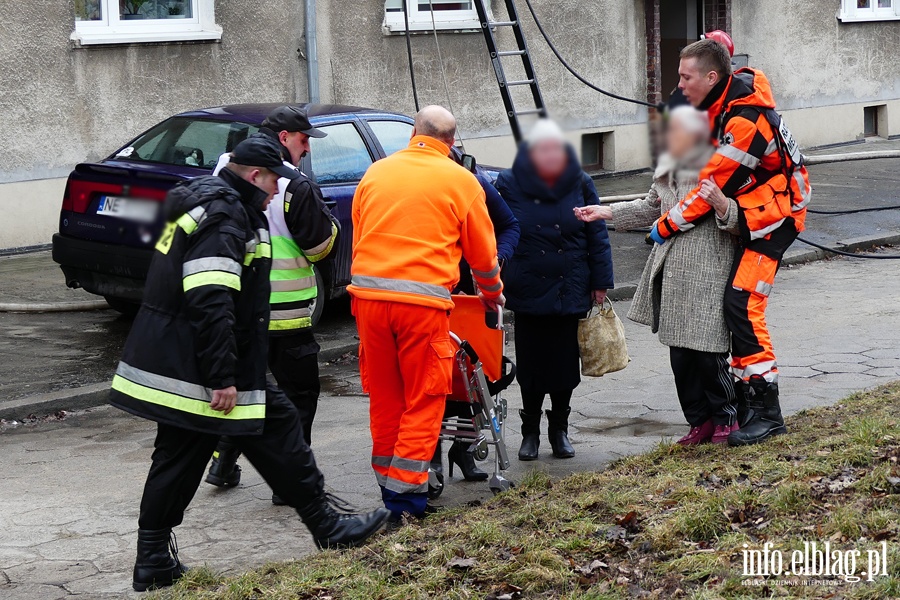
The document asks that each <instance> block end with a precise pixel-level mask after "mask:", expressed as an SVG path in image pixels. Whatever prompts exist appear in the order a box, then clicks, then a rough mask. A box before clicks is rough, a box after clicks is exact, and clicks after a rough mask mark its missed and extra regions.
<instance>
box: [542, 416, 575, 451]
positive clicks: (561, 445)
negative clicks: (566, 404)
mask: <svg viewBox="0 0 900 600" xmlns="http://www.w3.org/2000/svg"><path fill="white" fill-rule="evenodd" d="M571 412H572V409H571V408H567V409H566V410H565V411H559V410H548V411H547V422H548V423H549V425H548V427H547V437H548V438H550V447H551V448H552V449H553V456H555V457H556V458H572V457H573V456H575V448H573V447H572V444H570V443H569V413H571Z"/></svg>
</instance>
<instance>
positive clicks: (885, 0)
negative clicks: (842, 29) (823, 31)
mask: <svg viewBox="0 0 900 600" xmlns="http://www.w3.org/2000/svg"><path fill="white" fill-rule="evenodd" d="M838 20H839V21H841V22H842V23H859V22H864V21H896V20H900V0H841V8H840V10H839V11H838Z"/></svg>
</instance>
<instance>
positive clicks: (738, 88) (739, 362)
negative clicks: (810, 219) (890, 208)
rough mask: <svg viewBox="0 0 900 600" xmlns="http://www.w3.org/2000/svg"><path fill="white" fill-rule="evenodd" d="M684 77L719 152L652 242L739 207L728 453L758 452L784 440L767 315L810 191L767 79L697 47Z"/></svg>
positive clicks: (711, 44) (728, 306) (685, 53)
mask: <svg viewBox="0 0 900 600" xmlns="http://www.w3.org/2000/svg"><path fill="white" fill-rule="evenodd" d="M679 75H680V82H679V87H680V88H681V89H682V90H683V91H684V94H685V96H686V97H687V99H688V101H689V102H690V103H691V104H692V105H694V106H695V107H697V108H699V109H701V110H708V111H709V117H710V122H711V123H712V126H713V131H712V134H713V141H714V142H715V143H716V145H717V146H718V149H717V150H716V153H715V154H714V155H713V158H712V159H711V160H710V162H709V164H708V165H707V166H706V168H705V169H704V170H703V171H702V172H701V173H700V182H701V184H700V186H699V187H697V188H696V189H695V190H693V191H692V192H691V193H690V194H688V196H687V197H686V198H684V199H683V200H682V201H681V202H680V203H679V204H678V205H677V206H675V207H674V208H672V209H671V210H670V211H669V212H668V213H667V214H665V215H663V216H662V217H661V218H660V220H659V221H658V222H657V224H656V225H655V227H654V229H653V231H652V232H651V237H652V238H653V239H654V241H656V242H657V243H663V242H664V241H665V240H666V238H669V237H671V236H673V235H677V234H678V232H681V231H686V230H688V229H690V228H692V227H693V226H694V223H695V222H697V221H698V220H699V219H702V218H706V217H708V215H709V213H710V211H711V210H712V208H711V205H710V202H707V199H709V198H710V195H711V194H717V195H718V194H720V195H722V196H726V197H730V198H734V199H735V200H736V201H737V203H738V205H739V206H740V207H741V215H740V228H741V247H740V249H739V251H738V253H737V255H736V257H735V263H734V268H733V270H732V275H731V285H730V286H728V287H727V288H726V290H725V320H726V323H727V324H728V327H729V329H730V330H731V334H732V362H731V366H732V369H733V371H734V374H735V378H736V380H737V388H738V389H737V391H738V422H739V426H740V429H739V430H738V431H734V432H732V433H731V434H730V435H729V437H728V443H729V444H730V445H732V446H742V445H746V444H755V443H757V442H761V441H763V440H765V439H766V438H768V437H769V436H771V435H775V434H780V433H785V431H786V429H785V427H784V420H783V419H782V416H781V408H780V405H779V400H778V367H777V364H776V362H775V353H774V351H773V349H772V340H771V338H770V336H769V331H768V328H767V326H766V316H765V312H766V304H767V301H768V296H769V294H770V293H771V291H772V286H773V284H774V282H775V273H776V272H777V271H778V267H779V265H780V263H781V259H782V257H783V256H784V252H785V251H786V250H787V248H788V246H790V245H791V243H792V242H793V241H794V239H795V238H796V237H797V235H798V234H799V233H800V232H801V231H803V224H804V221H805V218H806V205H807V204H808V203H809V199H810V196H811V193H812V190H811V188H810V185H809V179H808V177H807V172H806V168H805V167H804V166H803V157H802V156H801V155H800V152H799V148H798V146H797V144H796V142H795V141H794V139H793V136H792V135H791V133H790V131H788V129H787V127H786V126H784V123H783V122H782V121H781V118H780V117H779V115H778V114H777V113H776V112H775V110H774V109H775V100H774V98H773V96H772V90H771V88H770V87H769V81H768V79H766V76H765V75H764V74H763V73H762V72H761V71H758V70H753V69H740V70H738V71H737V72H736V73H734V74H732V72H731V57H730V56H729V54H728V51H727V50H726V48H725V47H724V46H723V45H722V44H720V43H718V42H716V41H714V40H701V41H699V42H695V43H693V44H691V45H690V46H687V47H686V48H684V50H682V51H681V64H680V66H679Z"/></svg>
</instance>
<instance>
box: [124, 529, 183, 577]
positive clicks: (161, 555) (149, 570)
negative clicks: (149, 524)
mask: <svg viewBox="0 0 900 600" xmlns="http://www.w3.org/2000/svg"><path fill="white" fill-rule="evenodd" d="M170 551H171V553H170ZM185 571H187V567H185V566H184V565H182V564H181V561H179V560H178V543H177V541H176V540H175V534H174V533H172V530H171V529H138V543H137V560H136V561H135V562H134V575H133V577H132V582H131V587H133V588H134V590H135V591H136V592H145V591H147V590H148V589H150V588H161V587H168V586H170V585H172V584H173V583H175V582H176V581H178V580H179V579H180V578H181V576H182V575H184V573H185Z"/></svg>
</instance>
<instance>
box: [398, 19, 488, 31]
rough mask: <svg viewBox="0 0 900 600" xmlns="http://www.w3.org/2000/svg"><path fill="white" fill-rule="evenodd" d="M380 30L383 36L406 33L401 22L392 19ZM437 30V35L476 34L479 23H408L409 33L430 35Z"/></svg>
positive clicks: (473, 21)
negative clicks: (382, 31)
mask: <svg viewBox="0 0 900 600" xmlns="http://www.w3.org/2000/svg"><path fill="white" fill-rule="evenodd" d="M382 29H383V30H384V35H403V34H405V33H406V27H405V24H404V23H403V21H402V20H401V21H400V22H396V21H394V20H393V19H391V20H385V22H384V24H383V27H382ZM435 30H437V31H438V33H478V32H480V31H481V22H480V21H478V19H469V20H460V21H443V22H441V21H437V22H436V23H435V24H434V25H432V23H431V21H430V20H429V21H426V22H419V23H417V22H415V21H410V23H409V32H410V33H411V34H416V33H432V32H433V31H435Z"/></svg>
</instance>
